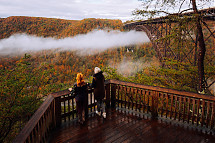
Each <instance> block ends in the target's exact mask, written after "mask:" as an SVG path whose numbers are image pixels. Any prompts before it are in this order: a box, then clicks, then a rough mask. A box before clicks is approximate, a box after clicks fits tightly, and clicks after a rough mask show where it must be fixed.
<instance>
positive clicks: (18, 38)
mask: <svg viewBox="0 0 215 143" xmlns="http://www.w3.org/2000/svg"><path fill="white" fill-rule="evenodd" d="M146 42H149V39H148V37H147V35H146V34H145V33H144V32H137V31H129V32H120V31H109V32H108V31H105V30H94V31H92V32H89V33H87V34H80V35H77V36H75V37H67V38H64V39H55V38H43V37H37V36H32V35H27V34H15V35H12V36H10V37H9V38H6V39H2V40H0V55H11V54H12V55H14V54H22V53H26V52H37V51H41V50H51V49H59V50H63V51H79V52H80V53H82V54H88V53H89V52H93V53H98V52H101V51H104V50H107V49H109V48H114V47H120V46H129V45H134V44H141V43H146Z"/></svg>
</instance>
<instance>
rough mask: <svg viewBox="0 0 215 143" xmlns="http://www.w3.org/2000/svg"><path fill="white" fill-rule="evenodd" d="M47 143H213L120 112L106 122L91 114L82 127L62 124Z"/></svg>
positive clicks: (191, 132)
mask: <svg viewBox="0 0 215 143" xmlns="http://www.w3.org/2000/svg"><path fill="white" fill-rule="evenodd" d="M50 142H51V143H57V142H89V143H91V142H92V143H95V142H116V143H119V142H147V143H148V142H149V143H151V142H152V143H159V142H162V143H163V142H165V143H179V142H180V143H181V142H189V143H206V142H207V143H210V142H211V143H212V142H213V143H214V142H215V136H214V135H207V134H203V133H201V132H199V131H196V130H194V129H188V128H184V127H180V126H176V125H173V124H170V123H167V122H164V121H161V120H160V119H159V120H157V121H155V120H151V119H147V118H140V117H136V116H131V115H129V114H126V113H122V112H120V111H109V112H108V113H107V118H106V119H105V120H104V119H102V118H101V117H98V116H96V115H92V116H91V117H89V119H88V120H87V121H86V123H85V124H84V125H80V124H78V123H77V121H73V122H70V123H67V124H65V125H62V126H61V128H59V129H57V130H56V131H55V132H54V133H53V134H52V135H51V139H50Z"/></svg>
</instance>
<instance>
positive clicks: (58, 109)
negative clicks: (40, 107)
mask: <svg viewBox="0 0 215 143" xmlns="http://www.w3.org/2000/svg"><path fill="white" fill-rule="evenodd" d="M55 119H56V126H60V125H61V96H59V97H56V98H55Z"/></svg>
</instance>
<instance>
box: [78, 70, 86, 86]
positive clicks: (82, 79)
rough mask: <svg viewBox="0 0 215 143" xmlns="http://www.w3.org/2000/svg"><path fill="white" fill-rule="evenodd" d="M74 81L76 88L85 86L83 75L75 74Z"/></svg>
mask: <svg viewBox="0 0 215 143" xmlns="http://www.w3.org/2000/svg"><path fill="white" fill-rule="evenodd" d="M76 80H77V86H83V85H84V84H85V82H84V75H83V74H82V73H78V74H77V77H76Z"/></svg>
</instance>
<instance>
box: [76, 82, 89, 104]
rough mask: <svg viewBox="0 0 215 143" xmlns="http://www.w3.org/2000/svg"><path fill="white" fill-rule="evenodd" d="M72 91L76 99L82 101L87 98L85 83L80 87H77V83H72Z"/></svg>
mask: <svg viewBox="0 0 215 143" xmlns="http://www.w3.org/2000/svg"><path fill="white" fill-rule="evenodd" d="M73 93H74V94H75V100H76V101H84V100H85V99H86V98H87V84H85V85H83V86H81V87H78V86H77V83H76V84H74V87H73Z"/></svg>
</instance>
